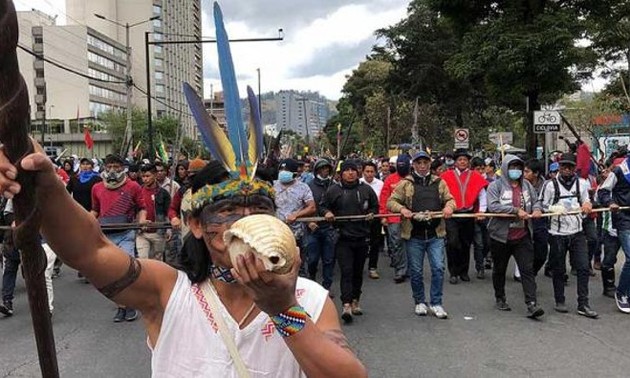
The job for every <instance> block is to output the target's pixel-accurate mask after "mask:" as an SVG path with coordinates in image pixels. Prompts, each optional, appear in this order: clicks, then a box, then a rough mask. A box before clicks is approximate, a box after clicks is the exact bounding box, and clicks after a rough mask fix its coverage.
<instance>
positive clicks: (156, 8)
mask: <svg viewBox="0 0 630 378" xmlns="http://www.w3.org/2000/svg"><path fill="white" fill-rule="evenodd" d="M153 14H157V15H161V14H162V7H161V6H159V5H155V4H154V5H153Z"/></svg>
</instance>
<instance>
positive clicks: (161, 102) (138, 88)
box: [133, 84, 188, 114]
mask: <svg viewBox="0 0 630 378" xmlns="http://www.w3.org/2000/svg"><path fill="white" fill-rule="evenodd" d="M133 86H134V87H135V88H136V89H137V90H138V91H140V93H142V94H143V95H145V96H147V95H148V94H147V91H145V90H144V89H142V88H140V87H139V86H137V85H136V84H134V85H133ZM151 98H152V99H153V100H155V102H158V103H160V104H162V105H164V106H166V107H167V108H169V109H171V110H172V111H174V112H177V113H179V114H188V113H185V112H183V111H181V110H180V109H175V108H174V107H172V106H171V105H169V104H167V103H166V102H164V101H162V100H160V99H159V98H157V97H155V96H151Z"/></svg>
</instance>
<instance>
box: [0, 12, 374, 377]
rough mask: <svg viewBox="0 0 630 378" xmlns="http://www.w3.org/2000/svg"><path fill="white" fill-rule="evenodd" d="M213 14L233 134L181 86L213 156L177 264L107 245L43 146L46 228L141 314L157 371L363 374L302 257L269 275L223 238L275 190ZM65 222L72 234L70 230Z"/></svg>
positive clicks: (5, 169)
mask: <svg viewBox="0 0 630 378" xmlns="http://www.w3.org/2000/svg"><path fill="white" fill-rule="evenodd" d="M214 18H215V24H216V28H217V32H216V35H217V46H218V51H219V59H220V68H221V77H222V80H223V90H224V93H225V98H226V101H225V103H226V113H227V123H228V125H227V129H228V130H227V131H228V135H229V139H228V136H226V135H225V133H224V131H223V130H222V129H221V128H220V127H219V126H218V125H217V124H215V123H214V120H212V119H210V117H209V116H208V114H207V113H206V112H205V109H204V108H203V104H202V102H201V100H200V99H199V97H197V95H196V93H195V92H194V90H193V89H192V87H190V86H189V85H187V84H185V85H184V92H185V94H186V97H187V99H188V102H189V105H190V107H191V110H192V113H193V115H194V117H195V119H196V120H197V123H198V126H199V129H200V132H201V135H202V137H203V140H204V142H205V143H206V145H207V147H208V149H209V150H210V151H211V152H212V154H213V156H214V158H215V159H216V161H214V162H213V163H212V164H211V165H209V166H208V167H206V168H205V169H203V170H202V171H201V172H200V173H199V174H198V175H197V176H196V177H195V182H194V183H193V185H192V190H193V197H192V208H193V210H192V218H191V220H190V229H191V233H192V236H194V239H193V240H192V242H191V243H188V245H187V246H185V249H186V251H185V253H183V255H185V256H186V261H183V264H182V266H183V270H181V271H178V270H175V269H174V268H172V267H170V266H169V265H167V264H165V263H163V262H161V261H155V260H143V259H142V260H138V259H135V258H134V257H132V256H130V255H129V254H127V253H126V252H125V251H123V250H121V249H120V248H119V247H117V246H116V245H114V244H113V243H112V242H111V241H110V240H108V238H107V237H105V236H104V235H103V233H102V232H101V229H100V227H99V224H98V221H97V220H96V219H95V218H94V217H92V216H91V215H90V214H89V213H87V212H86V211H85V210H84V209H83V208H82V207H81V206H80V205H79V204H78V203H76V202H75V201H74V200H73V199H72V197H70V195H69V194H68V193H67V191H66V189H65V187H64V185H63V183H61V182H60V181H59V179H58V178H57V176H56V174H55V172H54V170H53V167H52V164H51V162H50V160H49V159H48V158H46V156H45V154H43V153H42V149H41V148H40V147H39V146H37V145H36V146H35V147H36V149H37V151H38V152H36V153H33V154H30V155H28V156H26V157H25V158H24V159H23V160H22V161H21V163H20V165H21V168H22V169H24V170H26V171H30V172H37V182H36V185H37V186H38V187H39V188H40V189H42V190H39V191H38V193H39V194H42V193H45V196H46V198H45V199H44V198H39V199H38V203H39V204H40V206H39V211H40V212H41V215H42V220H43V221H42V232H43V235H44V237H45V238H46V240H47V241H48V243H49V244H50V246H51V247H52V249H53V250H55V251H56V252H57V253H58V255H59V257H60V258H61V259H62V260H63V261H64V263H66V264H67V265H69V266H71V267H73V268H75V269H78V270H80V271H81V272H82V273H83V274H84V275H85V277H86V278H87V279H88V280H89V281H90V282H91V283H92V284H94V286H95V287H96V288H98V290H99V291H100V292H101V293H102V294H103V295H105V296H106V297H108V298H109V299H111V300H112V301H115V302H116V303H119V304H121V305H124V306H127V307H129V308H134V309H138V310H139V311H140V312H141V313H142V319H143V321H144V325H145V327H146V331H147V334H148V341H149V345H150V347H151V349H152V353H153V356H152V363H151V366H152V376H154V377H173V376H179V377H262V376H273V377H306V376H309V377H364V376H366V375H367V374H366V370H365V368H364V366H363V365H362V364H361V362H360V361H359V360H358V359H357V357H356V356H355V355H354V353H353V352H352V351H351V350H350V348H349V346H348V343H347V341H346V338H345V336H344V334H343V332H342V331H341V329H340V325H339V321H338V314H337V311H336V309H335V306H334V305H333V303H332V301H331V300H330V299H329V298H328V293H327V291H326V290H325V289H324V288H322V287H321V286H320V285H318V284H317V283H315V282H313V281H310V280H307V279H303V278H298V269H299V267H300V259H299V252H297V251H292V252H291V256H289V254H287V255H286V257H287V260H290V259H291V258H293V259H294V261H293V264H292V265H290V267H289V271H288V273H286V274H278V273H274V272H272V271H268V270H267V268H266V267H265V265H264V264H263V261H262V260H261V259H260V258H259V257H258V255H254V253H253V252H252V251H253V250H251V249H250V250H247V251H245V253H242V254H239V255H238V256H233V258H230V254H229V253H228V250H227V248H228V247H227V245H226V244H227V243H226V242H225V241H224V236H225V235H224V234H225V233H226V232H227V231H228V230H230V228H231V227H232V225H233V224H234V223H235V222H237V221H239V220H240V219H243V218H246V217H248V216H249V215H251V214H268V215H269V216H271V215H273V214H274V213H275V207H274V201H273V200H274V191H273V188H272V187H271V186H270V185H269V184H268V183H266V182H264V181H261V180H258V179H257V178H255V177H254V171H255V167H256V163H257V160H258V157H259V156H260V155H261V153H262V127H261V122H260V116H259V111H258V107H257V99H256V97H255V96H254V94H253V91H252V90H251V89H249V90H248V97H249V105H250V107H251V112H250V113H251V120H250V122H249V128H248V130H246V129H245V126H244V125H243V122H242V120H241V112H240V103H239V95H238V89H237V87H236V77H235V74H234V69H233V65H232V61H231V55H230V50H229V44H228V38H227V34H226V31H225V29H224V26H223V21H222V14H221V10H220V8H219V6H218V4H217V3H215V4H214ZM248 134H249V140H247V135H248ZM17 175H18V168H17V167H16V166H14V165H12V164H10V163H9V160H8V159H7V157H6V156H5V155H4V154H3V153H0V189H1V190H2V191H3V193H4V194H5V196H7V197H12V196H14V195H15V194H17V193H19V192H20V190H21V189H22V188H21V187H20V185H19V184H18V183H17V181H16V177H17ZM283 227H284V225H283ZM68 229H72V230H74V232H72V233H71V234H68V232H67V230H68ZM253 236H260V235H253ZM88 375H89V374H88Z"/></svg>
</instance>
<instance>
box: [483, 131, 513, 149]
mask: <svg viewBox="0 0 630 378" xmlns="http://www.w3.org/2000/svg"><path fill="white" fill-rule="evenodd" d="M488 137H489V139H490V141H491V142H492V143H494V144H496V145H497V146H501V145H503V144H514V134H513V133H512V132H511V131H502V132H498V133H491V134H490V135H489V136H488Z"/></svg>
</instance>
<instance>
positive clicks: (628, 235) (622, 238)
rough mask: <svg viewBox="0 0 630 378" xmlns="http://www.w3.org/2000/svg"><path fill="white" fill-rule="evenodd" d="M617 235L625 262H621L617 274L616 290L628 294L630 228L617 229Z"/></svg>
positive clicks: (629, 282) (629, 291) (629, 290)
mask: <svg viewBox="0 0 630 378" xmlns="http://www.w3.org/2000/svg"><path fill="white" fill-rule="evenodd" d="M617 235H619V242H620V243H621V249H623V253H624V254H625V255H626V262H625V263H624V264H623V267H622V268H621V274H620V275H619V284H618V285H617V292H619V293H621V294H624V295H630V230H617Z"/></svg>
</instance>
